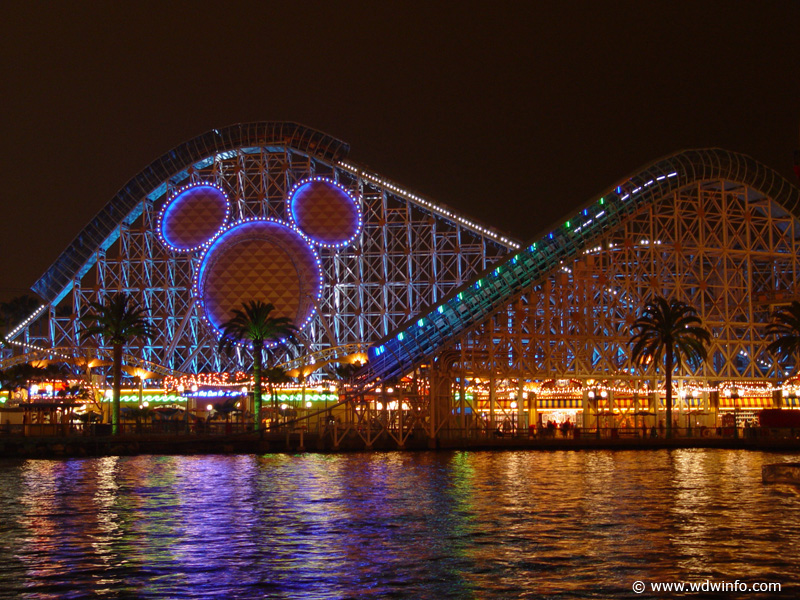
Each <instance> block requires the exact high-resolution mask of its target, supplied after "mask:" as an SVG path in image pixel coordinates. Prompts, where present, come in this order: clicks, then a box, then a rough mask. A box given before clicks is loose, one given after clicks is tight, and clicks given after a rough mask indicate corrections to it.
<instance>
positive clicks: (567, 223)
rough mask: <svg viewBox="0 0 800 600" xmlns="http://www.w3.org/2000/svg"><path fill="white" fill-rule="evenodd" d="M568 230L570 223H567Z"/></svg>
mask: <svg viewBox="0 0 800 600" xmlns="http://www.w3.org/2000/svg"><path fill="white" fill-rule="evenodd" d="M567 229H569V221H567Z"/></svg>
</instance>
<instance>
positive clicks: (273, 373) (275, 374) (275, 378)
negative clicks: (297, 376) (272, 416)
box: [262, 367, 294, 408]
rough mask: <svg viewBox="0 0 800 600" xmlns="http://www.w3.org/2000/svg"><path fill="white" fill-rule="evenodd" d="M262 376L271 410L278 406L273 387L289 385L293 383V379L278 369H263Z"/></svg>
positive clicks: (276, 394) (276, 395) (276, 393)
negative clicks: (265, 382) (283, 384)
mask: <svg viewBox="0 0 800 600" xmlns="http://www.w3.org/2000/svg"><path fill="white" fill-rule="evenodd" d="M262 375H263V378H264V379H266V380H267V391H268V392H269V397H270V400H271V401H272V406H273V408H276V407H277V405H278V392H277V391H276V390H275V386H276V385H280V384H282V383H291V382H293V381H294V378H293V377H291V376H290V375H289V374H288V373H287V372H286V371H285V370H284V369H282V368H280V367H270V368H268V369H264V371H263V372H262Z"/></svg>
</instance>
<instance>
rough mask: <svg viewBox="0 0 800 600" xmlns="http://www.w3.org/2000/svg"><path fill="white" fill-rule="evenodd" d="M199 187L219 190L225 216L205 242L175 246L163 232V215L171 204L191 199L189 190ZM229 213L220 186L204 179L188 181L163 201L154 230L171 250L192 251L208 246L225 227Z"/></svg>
mask: <svg viewBox="0 0 800 600" xmlns="http://www.w3.org/2000/svg"><path fill="white" fill-rule="evenodd" d="M201 188H209V189H213V190H214V191H216V192H219V193H220V194H222V201H223V202H224V203H225V216H224V217H223V219H222V223H221V224H220V226H219V227H218V228H217V230H216V232H214V233H213V234H211V235H209V236H208V239H207V240H206V241H205V242H202V243H200V244H197V245H196V246H192V247H190V248H184V247H181V246H176V245H175V244H173V243H172V242H170V241H169V240H167V235H166V234H165V232H164V226H165V224H164V218H165V216H166V214H167V211H168V210H169V209H170V208H172V207H173V206H178V205H179V204H180V203H181V202H182V201H183V202H187V201H189V200H191V195H189V192H190V191H192V190H196V189H201ZM184 194H186V197H185V198H182V197H183V196H184ZM230 213H231V203H230V200H229V199H228V194H226V193H225V190H223V189H222V188H221V187H219V186H218V185H217V184H215V183H208V182H205V181H198V182H195V183H190V184H188V185H185V186H183V187H182V188H180V189H179V190H177V191H176V192H175V193H173V194H172V197H171V198H170V199H169V200H168V201H167V202H165V203H164V206H163V207H161V211H160V212H159V214H158V221H157V225H156V231H157V233H158V238H159V239H160V240H161V243H163V244H164V245H165V246H167V247H168V248H169V249H170V250H173V251H175V252H193V251H195V250H200V249H205V248H208V246H209V245H211V242H212V241H214V239H215V238H216V237H217V235H219V234H220V233H221V232H222V231H223V230H224V229H225V224H226V223H227V222H228V218H229V217H230Z"/></svg>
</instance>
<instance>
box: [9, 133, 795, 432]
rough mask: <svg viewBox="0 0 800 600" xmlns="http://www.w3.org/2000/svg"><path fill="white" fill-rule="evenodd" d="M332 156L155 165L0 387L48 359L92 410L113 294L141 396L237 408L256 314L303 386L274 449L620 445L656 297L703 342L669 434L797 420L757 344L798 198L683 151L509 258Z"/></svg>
mask: <svg viewBox="0 0 800 600" xmlns="http://www.w3.org/2000/svg"><path fill="white" fill-rule="evenodd" d="M348 151H349V148H348V146H347V144H345V143H344V142H341V141H340V140H336V139H335V138H332V137H331V136H328V135H326V134H324V133H322V132H318V131H315V130H312V129H309V128H306V127H303V126H300V125H297V124H293V123H254V124H247V125H236V126H233V127H229V128H227V129H222V130H213V131H211V132H209V133H207V134H204V135H202V136H200V137H198V138H195V139H194V140H191V141H189V142H187V143H185V144H183V145H181V146H179V147H177V148H175V149H174V150H172V151H170V152H169V153H167V154H165V155H164V156H162V157H161V158H160V159H158V160H156V161H155V162H154V163H152V164H151V165H150V166H149V167H147V168H146V169H145V170H144V171H142V172H141V173H140V174H138V175H137V176H136V177H134V178H133V179H132V180H131V181H130V182H128V184H127V185H126V186H124V187H123V189H122V190H121V191H120V192H119V193H118V194H117V195H116V196H115V197H114V198H113V199H112V200H111V202H109V204H108V205H106V207H105V208H104V209H103V210H102V211H101V212H100V214H99V215H98V216H97V217H96V218H95V219H94V220H93V221H92V222H91V223H90V224H89V225H88V226H87V227H86V228H85V229H84V230H83V232H81V234H79V236H78V237H77V238H76V239H75V240H74V241H73V243H72V244H71V245H70V246H69V248H67V250H66V251H65V252H64V253H62V255H61V256H60V257H59V258H58V259H57V260H56V262H55V263H54V264H53V265H52V267H51V268H50V269H49V270H48V271H47V272H46V273H45V274H44V275H43V276H42V278H40V280H39V281H38V282H37V283H36V284H35V285H34V287H33V291H34V292H36V293H37V294H38V295H39V296H40V297H41V298H42V299H43V300H44V303H43V304H42V306H41V307H39V308H38V309H37V310H36V311H35V312H34V313H33V314H32V315H31V316H30V317H28V318H27V319H26V320H25V321H23V323H22V324H20V325H19V326H18V327H17V328H16V329H14V330H12V332H11V333H10V334H9V336H7V337H8V338H9V342H10V343H9V345H8V347H7V348H5V349H4V352H5V354H4V355H3V368H7V367H8V366H10V365H11V364H14V363H19V362H24V361H33V360H39V361H59V360H61V361H65V362H67V363H68V364H71V365H73V369H76V365H78V366H80V369H81V370H82V371H83V374H84V375H86V376H88V379H87V381H91V382H93V383H94V384H95V385H96V387H97V389H98V393H99V392H100V391H102V388H103V387H104V386H105V383H104V377H105V374H104V369H107V367H105V366H103V364H102V363H104V362H107V360H105V359H106V358H107V356H108V352H109V349H108V348H106V347H103V346H102V345H100V346H98V343H97V341H96V340H88V339H84V338H83V337H82V335H81V329H80V327H79V315H80V314H82V313H83V312H85V309H86V307H87V305H88V303H89V302H92V301H103V300H104V299H105V298H107V297H108V296H109V295H110V294H112V293H116V292H117V291H123V292H126V293H128V294H130V295H132V296H133V297H134V299H135V300H136V301H137V302H138V303H139V305H140V306H142V307H143V308H144V309H145V310H146V311H147V314H148V315H149V318H150V319H151V321H152V323H153V325H154V326H155V328H156V329H157V331H158V332H159V334H158V335H157V336H156V337H155V338H154V339H151V340H137V341H136V342H135V343H134V344H133V345H131V346H129V347H128V349H127V354H126V357H125V358H126V362H127V367H128V368H129V370H130V371H131V372H132V373H133V372H136V373H138V374H139V376H140V379H139V381H140V382H141V381H143V380H145V378H146V377H150V378H151V379H150V380H147V381H148V383H149V382H150V381H152V382H154V383H155V384H156V386H160V387H161V388H162V391H166V390H164V387H165V386H166V388H169V389H174V390H182V391H183V392H184V393H185V394H188V391H186V390H189V389H199V391H201V392H202V391H204V390H205V391H208V390H211V389H217V388H220V387H224V386H226V385H227V386H229V389H234V390H235V389H241V388H242V387H245V388H246V387H247V385H248V382H247V381H245V384H244V386H243V385H242V382H241V381H240V380H239V381H235V378H234V377H233V376H229V377H227V378H226V376H225V375H224V374H225V373H233V372H236V371H246V370H247V369H248V368H249V367H248V365H249V364H250V362H251V358H250V356H249V351H248V350H247V349H246V348H239V349H238V351H237V352H236V353H235V355H234V356H231V357H228V356H226V355H223V354H220V353H218V352H217V351H216V347H217V339H218V335H219V331H220V328H221V324H222V323H223V322H224V321H225V320H226V315H228V314H229V312H230V310H231V309H232V308H234V307H238V306H239V305H241V303H242V302H244V301H247V300H250V299H261V298H264V299H266V300H268V301H270V302H272V303H273V304H274V305H275V306H276V310H277V311H278V312H279V313H280V314H281V315H285V316H288V317H290V318H291V319H292V320H293V321H294V322H295V323H297V324H298V325H299V327H300V336H299V338H300V341H301V346H302V351H301V352H300V353H299V355H294V354H292V353H291V352H287V351H286V350H285V349H282V348H281V347H274V348H271V349H269V350H267V351H266V352H265V360H266V363H267V364H270V365H279V366H281V367H283V368H284V369H286V370H288V371H289V372H290V374H293V375H296V376H299V377H301V383H300V384H299V385H296V386H284V387H282V388H281V389H280V390H279V391H278V393H277V394H275V395H274V397H273V400H274V399H275V398H276V397H277V402H276V403H275V405H273V406H271V407H268V408H267V409H266V411H267V414H266V415H265V420H264V422H265V425H266V426H268V427H270V428H276V427H280V428H282V430H300V431H305V432H307V433H308V434H311V433H314V434H318V435H319V436H320V439H326V440H328V441H329V442H330V443H331V444H332V445H333V446H340V445H341V444H348V445H350V446H353V445H356V446H358V445H360V446H362V447H387V445H388V446H391V447H406V446H408V445H409V444H419V443H422V442H421V441H423V442H424V443H425V444H437V443H439V444H441V443H448V440H464V439H478V438H482V437H483V438H485V437H486V436H506V437H510V436H523V435H528V433H529V432H530V431H531V426H532V425H533V426H536V425H541V424H543V423H546V422H548V421H549V422H559V423H561V422H569V423H570V424H571V425H573V426H577V427H576V430H578V431H581V430H582V431H584V432H586V431H587V430H591V431H592V432H593V433H595V434H597V435H601V434H602V435H611V434H614V435H618V434H619V433H620V432H623V431H626V430H628V429H629V430H630V431H631V432H638V431H639V430H648V429H650V428H654V427H656V426H657V425H658V424H659V422H660V421H663V418H664V413H663V409H664V382H663V374H662V373H660V372H658V371H657V370H655V369H646V368H642V367H636V366H634V365H632V364H631V361H630V356H629V346H628V341H629V339H630V328H631V325H632V324H633V321H634V320H635V318H636V317H637V316H638V314H639V313H640V312H641V309H642V307H643V306H644V304H645V303H646V302H647V300H648V299H649V298H650V297H651V296H652V295H653V294H659V295H664V296H667V297H670V298H675V299H678V300H682V301H684V302H686V303H688V304H689V305H691V306H692V307H694V308H695V309H696V310H697V312H698V314H699V316H700V318H701V319H702V321H703V324H704V325H705V326H706V327H707V328H708V329H709V330H710V331H711V332H712V342H711V346H710V348H709V353H708V359H707V360H706V361H704V362H703V363H702V364H700V365H698V366H697V367H696V368H695V369H691V368H688V367H684V369H683V370H682V371H680V372H676V374H675V383H674V385H675V389H676V391H677V393H676V411H677V412H676V414H677V415H678V419H679V426H680V427H682V428H684V430H685V431H684V433H686V434H691V433H692V432H694V433H693V434H695V435H696V434H699V432H701V431H702V432H703V433H707V432H709V431H715V432H716V431H719V430H720V428H723V429H726V428H729V427H733V428H735V427H736V426H741V425H743V424H744V423H750V422H751V421H752V420H753V419H754V418H755V416H756V414H757V411H759V410H761V409H763V408H772V407H782V408H793V407H794V406H795V405H797V404H798V402H797V393H796V389H795V384H796V381H795V380H796V365H794V364H788V363H783V364H782V363H779V362H778V361H777V360H776V359H775V357H774V356H772V355H771V354H769V353H768V352H767V350H766V346H767V344H768V340H767V336H766V335H765V327H766V324H767V322H768V318H769V314H770V312H771V311H772V310H773V309H774V308H775V307H776V306H780V305H782V304H787V303H789V302H791V301H792V300H794V299H797V298H798V292H797V288H796V284H795V282H796V281H797V273H798V266H799V265H798V258H797V257H798V252H797V250H798V248H797V245H798V239H800V222H798V217H799V216H800V213H798V211H799V210H800V190H798V188H797V187H796V186H794V185H793V184H791V183H789V182H788V181H787V180H785V179H784V178H783V177H781V176H780V175H779V174H778V173H776V172H775V171H773V170H771V169H769V168H768V167H766V166H764V165H762V164H760V163H758V162H757V161H755V160H753V159H752V158H750V157H747V156H744V155H741V154H737V153H733V152H729V151H725V150H721V149H698V150H688V151H682V152H677V153H675V154H673V155H671V156H668V157H665V158H662V159H660V160H658V161H656V162H654V163H651V164H649V165H647V166H645V167H644V168H642V169H639V170H637V172H635V173H633V174H631V175H630V176H628V177H625V178H623V179H621V180H620V181H618V182H616V183H615V184H614V185H612V186H610V187H609V188H608V189H607V190H605V191H604V192H603V193H602V194H600V195H598V196H597V197H594V198H592V199H590V200H589V201H588V202H586V203H585V204H584V205H583V206H582V207H581V208H580V209H579V210H577V211H575V212H573V213H572V214H570V215H569V216H568V217H567V218H565V219H563V220H562V221H560V222H559V223H557V224H556V225H554V226H551V227H548V228H546V229H544V230H543V231H541V232H540V233H539V234H537V235H536V236H535V237H534V238H533V240H531V241H530V242H528V243H526V244H521V243H520V242H519V241H518V240H515V239H514V238H513V237H511V236H508V235H505V234H503V233H502V232H499V231H498V230H496V229H494V228H492V227H489V226H487V225H485V224H481V223H479V222H477V221H475V220H474V219H470V218H468V217H466V216H464V215H462V214H460V213H458V212H457V211H455V210H453V209H451V208H449V207H447V206H445V205H443V204H440V203H436V202H434V201H432V200H431V199H428V198H425V197H423V196H421V195H419V194H416V193H414V192H412V191H409V190H407V189H406V188H404V187H402V186H400V185H399V184H397V183H395V182H392V181H390V180H388V179H386V178H384V177H382V176H380V175H379V174H376V173H373V172H371V171H370V170H368V169H366V168H364V167H362V166H360V165H357V164H354V163H352V162H350V161H348V160H347V154H348ZM532 200H535V199H532ZM365 361H366V364H365V365H364V366H363V367H362V368H360V369H359V370H358V371H356V372H355V374H354V375H353V376H349V377H347V378H346V379H344V380H341V379H340V380H338V381H336V380H335V378H334V374H335V373H336V367H337V366H338V365H341V364H344V363H353V362H360V363H364V362H365ZM87 374H89V375H87ZM142 387H144V386H142ZM281 394H284V397H285V398H286V399H287V400H286V401H285V402H284V401H281ZM181 397H183V396H181ZM141 398H142V390H140V393H139V399H141ZM799 408H800V407H799ZM195 410H198V411H202V410H203V407H202V406H197V407H196V408H195ZM276 410H277V411H278V412H275V411H276ZM280 411H283V412H282V413H281V412H280ZM723 426H724V427H723ZM637 435H638V433H637Z"/></svg>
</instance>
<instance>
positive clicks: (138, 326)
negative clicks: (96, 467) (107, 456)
mask: <svg viewBox="0 0 800 600" xmlns="http://www.w3.org/2000/svg"><path fill="white" fill-rule="evenodd" d="M132 301H133V299H132V298H131V297H130V296H129V295H128V294H123V293H117V294H114V295H113V296H112V297H111V298H109V299H108V300H107V301H106V303H105V304H101V303H100V302H90V303H89V306H90V307H91V308H92V310H93V311H94V312H90V313H87V314H85V315H83V317H81V322H82V323H84V325H85V328H84V330H83V333H84V334H85V335H96V336H102V337H103V338H105V339H106V341H107V342H108V343H110V344H111V348H112V350H113V367H112V369H113V383H112V388H113V396H112V400H111V428H112V433H113V434H114V435H118V434H119V433H120V429H119V406H120V404H119V399H120V389H121V387H122V348H123V347H124V346H125V345H126V344H128V343H130V342H131V341H132V340H133V339H134V338H137V337H145V338H151V337H153V336H154V335H155V331H154V329H153V327H152V326H151V325H150V323H149V322H148V321H147V320H146V318H145V316H144V309H142V308H141V307H137V306H135V305H133V304H132Z"/></svg>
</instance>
